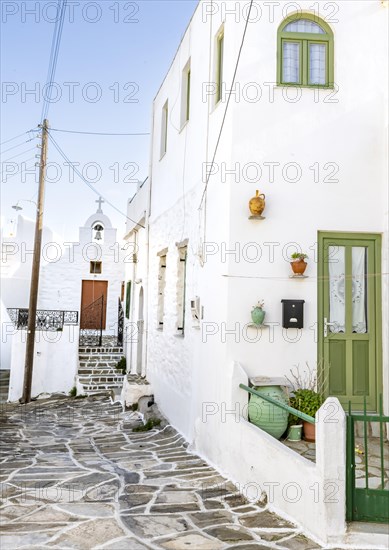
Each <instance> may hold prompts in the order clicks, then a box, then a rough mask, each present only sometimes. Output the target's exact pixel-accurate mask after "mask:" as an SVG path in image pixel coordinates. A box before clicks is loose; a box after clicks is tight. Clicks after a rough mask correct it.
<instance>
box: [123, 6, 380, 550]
mask: <svg viewBox="0 0 389 550" xmlns="http://www.w3.org/2000/svg"><path fill="white" fill-rule="evenodd" d="M249 6H250V3H249V2H247V3H246V2H232V1H223V2H222V1H214V2H208V1H205V0H204V1H202V2H200V3H199V5H198V7H197V9H196V11H195V13H194V15H193V17H192V20H191V22H190V24H189V26H188V28H187V30H186V32H185V35H184V37H183V39H182V41H181V44H180V46H179V49H178V51H177V53H176V56H175V58H174V60H173V62H172V65H171V67H170V69H169V72H168V74H167V75H166V78H165V80H164V81H163V83H162V85H161V87H160V89H159V91H158V93H157V96H156V98H155V100H154V104H153V125H152V154H151V171H150V177H149V182H148V185H149V186H150V196H151V199H150V200H149V199H148V195H149V193H148V192H144V191H143V189H142V190H140V192H139V197H138V198H137V197H135V198H134V199H133V201H132V202H131V203H130V205H129V210H128V212H129V213H130V212H132V210H133V203H134V202H135V201H139V202H141V203H142V204H141V205H139V204H137V210H138V211H139V212H146V213H148V214H149V215H148V219H146V222H147V223H145V224H143V225H146V226H147V231H146V232H145V235H148V237H145V238H144V239H143V242H144V243H145V246H146V247H147V254H148V257H147V258H145V259H144V260H142V261H143V262H144V263H143V264H142V265H143V266H146V267H147V266H148V274H147V288H148V291H147V295H148V297H147V326H146V334H147V344H146V345H147V356H146V361H147V377H148V379H149V381H150V383H151V384H152V387H153V389H154V393H155V400H156V402H157V403H158V405H159V407H160V408H161V410H162V411H163V413H164V414H165V415H166V416H167V417H168V418H169V420H170V421H171V422H172V424H173V425H174V426H175V427H176V428H178V429H179V430H180V431H181V432H182V433H183V434H184V435H185V436H186V437H187V438H188V439H189V440H190V441H192V443H193V446H194V447H195V448H196V450H197V451H198V452H200V453H202V454H203V455H204V456H205V457H207V459H208V460H210V461H211V462H212V463H214V464H215V465H217V466H218V467H219V468H220V469H221V470H223V471H224V472H225V473H226V474H227V475H229V476H230V477H232V478H233V479H235V480H236V481H237V482H239V483H240V484H241V486H243V487H245V486H247V484H250V483H253V484H255V483H256V484H258V485H259V486H260V487H261V488H262V489H263V488H264V486H265V487H266V486H267V487H268V485H266V484H268V483H269V481H271V482H274V483H277V484H278V486H279V487H278V489H277V491H275V494H274V495H273V496H272V498H273V500H272V506H273V507H274V509H276V510H277V511H278V512H279V513H282V514H284V515H286V516H289V517H292V518H294V519H295V520H296V521H298V522H299V523H301V524H302V525H303V526H304V527H305V528H306V529H307V530H309V531H310V533H311V534H312V535H313V536H315V537H316V538H318V539H320V540H321V541H324V542H326V543H328V544H335V545H336V544H346V543H349V542H353V540H354V539H353V538H352V537H353V535H352V533H351V534H350V532H346V524H345V518H344V509H345V472H346V464H345V455H344V449H345V428H344V422H345V419H344V412H343V409H342V408H341V407H339V401H340V403H341V404H342V405H343V407H346V406H347V404H348V401H351V404H352V407H353V409H354V410H361V409H362V408H363V397H364V396H366V398H367V410H368V411H370V412H371V413H372V414H375V413H377V412H378V403H379V395H380V394H382V393H383V395H384V410H385V412H386V414H388V412H389V402H388V399H387V396H388V394H389V393H388V389H389V383H388V374H389V368H388V357H389V354H388V342H387V340H386V337H387V334H388V311H389V309H388V307H387V304H388V278H387V273H388V271H389V269H388V268H389V265H388V254H387V250H388V185H387V175H388V174H387V164H386V160H385V159H386V152H387V145H388V143H387V139H386V136H387V131H386V130H387V119H386V118H385V117H383V116H382V114H383V113H387V99H388V94H387V88H386V84H387V76H388V72H387V58H386V56H387V46H388V32H387V17H388V11H387V6H386V3H385V2H381V1H380V0H375V1H364V0H361V1H358V2H341V3H336V4H335V3H330V4H328V3H326V4H321V3H316V4H315V5H312V3H311V2H307V1H302V2H300V3H299V6H300V8H301V9H300V10H299V11H298V12H296V4H294V3H293V5H292V3H289V4H283V3H274V4H272V5H269V3H266V2H265V3H263V2H254V3H253V7H252V11H251V12H250V15H249V16H248V14H249ZM314 9H316V10H317V9H319V12H317V11H316V12H315V11H313V10H314ZM247 19H249V22H248V24H246V21H247ZM361 37H363V40H362V39H361ZM231 91H232V92H231ZM177 98H178V99H177ZM256 189H258V190H260V192H261V193H264V194H265V195H266V208H265V211H264V213H263V217H265V219H259V218H257V219H253V218H251V217H250V212H249V210H248V201H249V199H251V197H252V196H253V195H254V194H255V190H256ZM129 215H130V214H129ZM141 220H143V218H141V217H140V215H138V216H137V217H135V222H134V223H135V224H136V223H139V221H141ZM129 231H131V228H129ZM142 231H144V230H143V229H142ZM296 251H300V252H301V251H302V252H305V253H307V254H308V256H309V259H308V270H307V272H306V275H307V277H306V278H299V279H297V278H290V275H291V270H290V265H289V261H290V256H291V254H292V253H293V252H296ZM139 254H142V250H140V252H139ZM143 254H144V253H143ZM329 260H335V261H334V262H332V261H329ZM383 274H385V275H384V276H381V275H383ZM135 276H136V277H138V279H139V278H141V279H142V281H144V280H145V277H144V276H143V274H142V276H140V275H138V274H136V275H135V274H134V275H131V273H130V272H129V271H127V275H126V278H127V281H131V292H132V294H131V296H132V303H133V306H134V307H135V308H137V307H138V306H137V305H136V304H137V302H135V303H134V297H133V296H134V294H133V293H134V292H138V290H136V291H134V288H136V289H138V287H139V284H137V283H136V280H135V278H134V277H135ZM259 299H264V300H265V302H266V307H265V309H266V319H265V321H266V323H268V327H267V328H264V329H262V330H260V331H258V329H256V328H251V327H249V326H248V325H249V324H250V322H251V318H250V312H251V308H252V306H253V305H255V304H256V302H257V301H258V300H259ZM285 299H289V300H304V302H305V303H304V320H303V328H301V329H296V328H285V327H284V326H283V325H284V323H283V315H282V303H281V301H282V300H285ZM353 304H354V305H353ZM192 310H193V311H192ZM135 319H136V316H135ZM325 322H327V323H332V325H331V324H325ZM343 325H346V327H344V326H343ZM132 353H133V348H132ZM306 363H308V364H309V365H310V367H311V368H313V369H316V366H317V365H318V369H319V375H320V376H321V377H322V378H323V379H324V380H325V384H326V387H325V392H326V395H330V396H334V397H336V398H337V399H339V401H337V400H335V401H332V402H331V401H330V402H329V403H330V404H331V403H332V406H333V407H334V408H335V412H334V419H335V420H336V424H337V427H338V431H337V432H336V431H333V432H331V429H332V428H333V426H331V425H329V424H328V423H325V422H324V423H323V424H321V425H320V426H319V427H318V432H319V434H318V443H317V461H316V465H314V464H312V463H308V461H307V460H305V459H303V458H302V457H300V456H297V455H296V453H293V451H290V450H289V449H287V448H286V447H284V446H283V445H282V444H281V443H279V442H278V441H276V440H274V439H273V438H271V437H270V436H268V435H267V434H264V433H263V432H261V431H260V430H258V429H256V428H255V429H254V428H253V426H252V425H250V424H248V423H247V422H246V421H245V419H244V418H243V416H244V415H242V414H240V413H241V411H240V412H239V411H237V406H238V408H239V406H242V407H243V406H244V405H245V403H247V394H246V392H244V391H243V390H241V389H239V383H240V382H243V383H245V384H247V383H248V379H249V378H251V377H254V376H270V377H283V376H285V375H289V374H290V369H291V368H293V367H294V366H296V365H300V366H301V367H304V365H305V364H306ZM329 365H331V370H330V371H329V372H328V368H329ZM134 368H135V367H134ZM143 369H144V367H143V366H142V372H143ZM321 369H323V370H321ZM231 409H232V411H234V412H232V413H231ZM323 415H324V413H322V414H321V416H320V418H323ZM331 453H332V454H331ZM295 455H296V456H295ZM290 483H298V484H299V487H300V489H301V490H302V492H303V493H304V492H305V494H304V497H305V498H297V500H295V501H294V502H292V501H291V500H290V499H289V500H288V499H286V498H285V495H284V493H283V490H282V489H283V488H284V487H285V486H289V485H288V484H290ZM316 483H317V484H318V487H320V490H323V487H324V488H325V487H326V483H335V484H336V491H337V494H339V498H338V499H337V504H328V501H325V499H324V501H323V500H321V499H320V501H316V500H315V501H314V499H313V497H312V494H311V493H310V489H309V488H310V487H312V486H314V485H315V484H316ZM265 492H267V493H268V498H270V495H269V490H267V491H265ZM357 539H358V544H362V546H363V545H364V544H365V545H366V544H367V541H369V543H370V539H364V538H363V534H360V535H359V538H358V536H357ZM355 540H356V539H355ZM363 547H366V546H363ZM376 547H377V546H376Z"/></svg>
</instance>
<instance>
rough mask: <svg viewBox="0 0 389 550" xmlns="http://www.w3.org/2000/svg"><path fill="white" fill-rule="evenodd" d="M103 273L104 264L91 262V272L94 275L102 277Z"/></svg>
mask: <svg viewBox="0 0 389 550" xmlns="http://www.w3.org/2000/svg"><path fill="white" fill-rule="evenodd" d="M102 271H103V264H102V262H91V263H90V272H91V273H93V274H94V275H101V273H102Z"/></svg>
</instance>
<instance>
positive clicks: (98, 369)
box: [78, 366, 122, 375]
mask: <svg viewBox="0 0 389 550" xmlns="http://www.w3.org/2000/svg"><path fill="white" fill-rule="evenodd" d="M78 374H89V375H91V374H122V372H121V371H120V370H118V369H113V368H110V367H103V366H99V367H93V368H90V369H89V368H88V367H80V368H79V369H78Z"/></svg>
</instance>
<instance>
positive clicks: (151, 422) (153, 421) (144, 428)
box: [132, 418, 161, 432]
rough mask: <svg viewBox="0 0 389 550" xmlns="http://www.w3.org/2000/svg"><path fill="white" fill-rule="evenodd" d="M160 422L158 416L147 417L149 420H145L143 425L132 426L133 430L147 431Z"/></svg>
mask: <svg viewBox="0 0 389 550" xmlns="http://www.w3.org/2000/svg"><path fill="white" fill-rule="evenodd" d="M160 423H161V420H160V419H159V418H149V420H148V421H147V422H146V424H143V426H138V427H136V428H134V429H133V430H132V431H133V432H148V431H149V430H152V429H153V428H154V427H155V426H159V425H160Z"/></svg>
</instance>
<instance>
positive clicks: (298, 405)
mask: <svg viewBox="0 0 389 550" xmlns="http://www.w3.org/2000/svg"><path fill="white" fill-rule="evenodd" d="M323 401H324V399H323V396H322V395H321V394H320V393H318V392H316V391H315V390H309V389H299V390H296V391H295V392H294V395H293V396H292V397H291V398H290V406H291V407H293V408H294V409H297V410H298V411H300V412H302V413H305V414H308V415H309V416H312V417H313V418H315V414H316V413H317V411H318V410H319V409H320V407H321V406H322V404H323ZM292 416H293V415H292ZM295 418H297V417H295Z"/></svg>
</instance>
